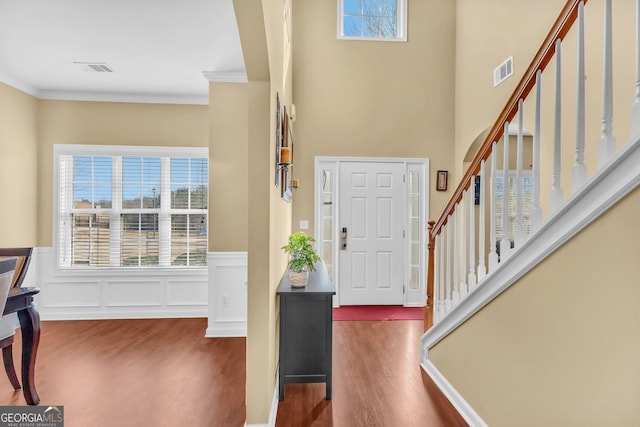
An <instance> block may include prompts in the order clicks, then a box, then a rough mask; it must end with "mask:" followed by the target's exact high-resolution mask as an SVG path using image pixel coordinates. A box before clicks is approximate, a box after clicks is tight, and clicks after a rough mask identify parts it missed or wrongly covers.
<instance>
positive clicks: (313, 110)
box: [293, 0, 455, 230]
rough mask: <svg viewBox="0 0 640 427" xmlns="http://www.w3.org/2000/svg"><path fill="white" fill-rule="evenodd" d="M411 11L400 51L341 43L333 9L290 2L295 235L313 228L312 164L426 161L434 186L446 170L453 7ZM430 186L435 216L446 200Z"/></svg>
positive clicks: (423, 5) (416, 5)
mask: <svg viewBox="0 0 640 427" xmlns="http://www.w3.org/2000/svg"><path fill="white" fill-rule="evenodd" d="M408 10H409V16H408V18H409V22H408V41H407V42H406V43H402V42H371V41H350V40H338V39H337V38H336V34H337V32H336V26H337V15H336V13H337V12H336V11H337V5H336V0H331V1H300V0H294V5H293V16H294V21H293V33H294V43H293V70H294V74H295V77H294V80H293V85H294V87H293V89H294V103H295V105H296V113H297V120H296V122H295V124H294V141H295V145H294V160H293V161H294V167H293V171H294V177H295V178H299V179H300V186H301V188H300V189H298V190H297V191H296V192H295V195H294V203H293V205H294V209H293V228H294V230H295V229H297V228H298V223H299V220H300V219H308V220H309V225H310V230H313V227H314V225H313V219H314V211H313V206H314V199H313V191H314V185H313V183H314V174H313V168H314V163H313V162H314V157H315V156H361V157H423V158H424V157H428V158H430V159H431V171H430V172H431V174H430V176H431V182H432V183H435V182H436V180H435V175H436V170H437V169H445V170H452V168H453V148H454V145H453V143H454V139H453V137H454V133H453V129H454V122H453V113H454V104H453V101H454V98H453V94H454V86H453V85H454V75H455V72H454V59H455V58H454V54H455V49H454V48H455V44H454V35H455V3H454V2H452V1H449V0H430V1H423V0H410V1H409V5H408ZM450 179H451V178H450ZM450 183H451V181H450ZM431 187H432V188H431V190H432V191H431V194H430V209H431V212H430V213H429V215H430V216H431V217H434V216H435V215H436V214H438V213H439V212H440V210H441V208H442V207H443V206H444V203H445V202H446V201H447V199H448V197H449V196H450V192H449V193H440V192H436V191H435V190H434V188H435V184H434V185H432V186H431ZM450 187H451V186H450Z"/></svg>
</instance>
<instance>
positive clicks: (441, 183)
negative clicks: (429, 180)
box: [436, 171, 449, 191]
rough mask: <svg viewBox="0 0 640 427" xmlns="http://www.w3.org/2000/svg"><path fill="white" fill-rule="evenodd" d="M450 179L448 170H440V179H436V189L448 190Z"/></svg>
mask: <svg viewBox="0 0 640 427" xmlns="http://www.w3.org/2000/svg"><path fill="white" fill-rule="evenodd" d="M448 180H449V172H448V171H438V179H437V180H436V191H447V181H448Z"/></svg>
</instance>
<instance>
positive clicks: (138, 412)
mask: <svg viewBox="0 0 640 427" xmlns="http://www.w3.org/2000/svg"><path fill="white" fill-rule="evenodd" d="M206 327H207V321H206V319H157V320H107V321H63V322H62V321H56V322H42V335H41V338H40V348H39V350H38V358H37V362H36V385H37V388H38V393H39V394H40V397H41V399H42V401H41V403H40V404H41V405H63V406H64V411H65V426H67V427H76V426H77V427H102V426H104V427H112V426H119V427H125V426H194V427H195V426H242V425H244V421H245V406H244V395H245V339H244V338H225V339H207V338H204V331H205V330H206ZM19 336H20V334H19V333H18V334H16V341H17V342H16V343H15V344H14V358H15V360H20V359H19V357H18V356H19V354H18V351H19V350H20V348H21V343H20V342H19V341H20V340H19ZM4 376H5V375H4V373H3V372H2V373H0V377H4ZM0 404H1V405H24V404H25V403H24V398H23V396H22V392H21V391H18V392H15V393H14V392H13V390H12V388H11V386H10V384H9V381H8V380H7V379H4V378H0Z"/></svg>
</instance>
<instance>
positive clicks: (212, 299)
mask: <svg viewBox="0 0 640 427" xmlns="http://www.w3.org/2000/svg"><path fill="white" fill-rule="evenodd" d="M207 264H208V266H209V274H208V276H209V294H208V295H209V310H208V317H209V323H208V327H207V331H206V333H205V337H207V338H218V337H246V336H247V271H248V267H247V265H248V254H247V252H209V253H208V254H207ZM223 298H224V299H225V301H226V304H227V305H226V306H223V305H222V299H223Z"/></svg>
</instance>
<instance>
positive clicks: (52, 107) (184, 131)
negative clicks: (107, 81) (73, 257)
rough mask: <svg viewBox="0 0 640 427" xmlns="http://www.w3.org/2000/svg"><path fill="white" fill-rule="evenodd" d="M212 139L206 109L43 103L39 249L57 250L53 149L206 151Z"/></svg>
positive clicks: (88, 103) (43, 101)
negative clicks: (176, 148) (138, 147)
mask: <svg viewBox="0 0 640 427" xmlns="http://www.w3.org/2000/svg"><path fill="white" fill-rule="evenodd" d="M208 135H209V118H208V109H207V106H204V105H160V104H133V103H113V102H80V101H47V100H41V101H39V113H38V139H39V141H38V153H37V158H38V171H39V175H38V192H37V194H38V237H37V246H52V244H53V243H52V239H53V232H52V226H53V191H54V188H53V183H54V177H53V162H54V159H53V146H54V144H98V145H141V146H187V147H207V146H208V145H209V138H208Z"/></svg>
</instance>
